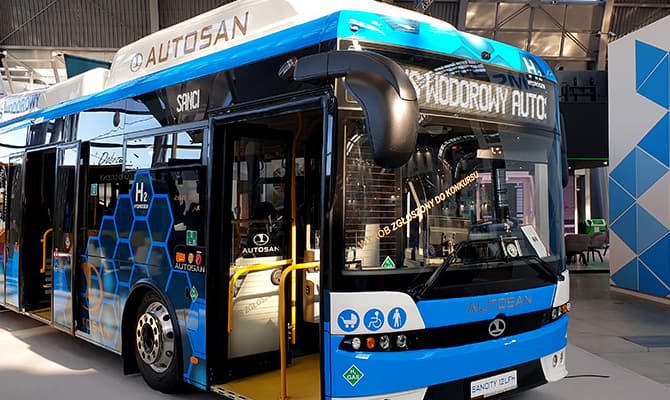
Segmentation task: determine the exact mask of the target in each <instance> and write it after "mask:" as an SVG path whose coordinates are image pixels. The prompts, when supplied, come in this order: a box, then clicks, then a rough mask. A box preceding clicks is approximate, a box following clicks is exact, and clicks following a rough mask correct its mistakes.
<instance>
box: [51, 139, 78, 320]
mask: <svg viewBox="0 0 670 400" xmlns="http://www.w3.org/2000/svg"><path fill="white" fill-rule="evenodd" d="M78 164H79V146H76V147H70V148H61V149H59V155H58V169H57V172H56V180H57V181H56V197H55V198H56V204H55V208H54V227H53V229H54V241H53V243H54V245H53V247H54V252H53V262H54V263H53V266H54V267H53V290H52V293H53V316H52V317H53V321H54V322H55V323H57V324H59V325H62V326H64V327H71V326H72V286H71V284H72V265H73V255H74V243H76V242H75V233H76V229H75V227H76V226H77V225H76V223H75V209H76V208H75V200H76V198H77V196H76V193H77V191H76V189H77V165H78Z"/></svg>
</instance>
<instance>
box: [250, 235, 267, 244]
mask: <svg viewBox="0 0 670 400" xmlns="http://www.w3.org/2000/svg"><path fill="white" fill-rule="evenodd" d="M253 240H254V244H255V245H256V246H265V245H266V244H268V242H269V241H270V236H269V235H268V234H267V233H258V234H256V235H254V239H253Z"/></svg>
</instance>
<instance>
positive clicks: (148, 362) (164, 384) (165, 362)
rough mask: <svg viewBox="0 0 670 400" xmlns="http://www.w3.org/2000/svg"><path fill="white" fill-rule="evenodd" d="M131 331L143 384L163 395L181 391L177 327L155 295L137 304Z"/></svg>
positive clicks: (146, 297) (149, 295)
mask: <svg viewBox="0 0 670 400" xmlns="http://www.w3.org/2000/svg"><path fill="white" fill-rule="evenodd" d="M133 329H134V331H133V349H134V353H135V362H136V363H137V367H138V368H139V370H140V373H141V374H142V377H143V378H144V380H145V381H146V382H147V384H148V385H149V386H151V387H152V388H153V389H155V390H159V391H161V392H163V393H177V392H179V391H180V389H181V387H182V379H181V376H180V374H179V355H180V354H181V352H180V348H179V342H178V340H177V335H176V326H175V323H174V321H173V320H172V316H171V315H170V312H169V310H168V308H167V307H166V306H165V303H163V301H162V300H161V298H160V297H158V295H157V294H156V293H154V292H149V293H147V295H146V296H145V297H144V298H143V299H142V301H141V302H140V304H139V306H138V307H137V314H136V315H135V325H134V326H133Z"/></svg>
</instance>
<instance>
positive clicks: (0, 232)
mask: <svg viewBox="0 0 670 400" xmlns="http://www.w3.org/2000/svg"><path fill="white" fill-rule="evenodd" d="M6 195H7V164H5V163H2V164H0V303H4V302H5V266H6V259H5V251H6V246H5V245H6V243H7V232H6V231H5V228H6V225H5V221H6V212H7V203H6V202H5V200H6V197H5V196H6Z"/></svg>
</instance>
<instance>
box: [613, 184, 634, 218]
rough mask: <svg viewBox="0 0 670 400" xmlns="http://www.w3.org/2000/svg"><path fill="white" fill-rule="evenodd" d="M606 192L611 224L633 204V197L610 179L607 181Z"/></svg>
mask: <svg viewBox="0 0 670 400" xmlns="http://www.w3.org/2000/svg"><path fill="white" fill-rule="evenodd" d="M608 190H609V206H610V210H609V211H610V215H609V221H610V222H609V223H610V224H612V223H613V222H614V221H616V220H617V219H618V218H619V217H620V216H621V214H623V213H624V212H625V211H626V210H628V208H629V207H630V206H632V205H633V203H635V197H634V196H632V195H631V194H630V193H629V192H627V191H626V190H625V189H624V188H623V187H621V185H620V184H619V183H618V182H617V181H615V180H614V179H612V178H610V180H609V185H608Z"/></svg>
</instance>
